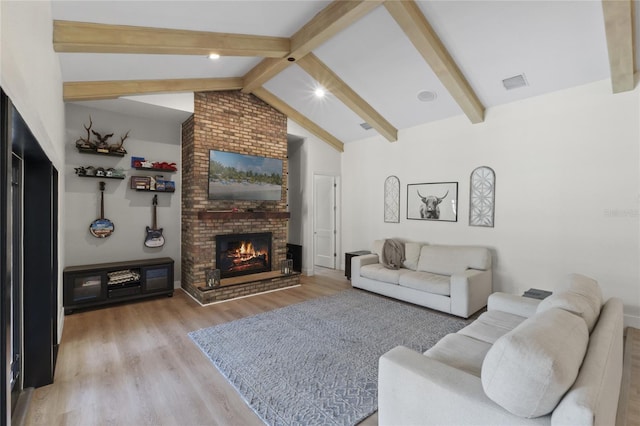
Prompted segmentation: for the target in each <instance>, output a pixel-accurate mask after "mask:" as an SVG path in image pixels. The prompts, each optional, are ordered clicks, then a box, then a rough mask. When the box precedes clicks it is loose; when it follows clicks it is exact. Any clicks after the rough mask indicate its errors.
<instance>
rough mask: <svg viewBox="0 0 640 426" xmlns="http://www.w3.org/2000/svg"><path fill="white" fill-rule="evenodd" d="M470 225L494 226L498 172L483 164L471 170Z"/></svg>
mask: <svg viewBox="0 0 640 426" xmlns="http://www.w3.org/2000/svg"><path fill="white" fill-rule="evenodd" d="M470 188H471V190H470V194H469V225H471V226H486V227H490V228H493V222H494V216H495V193H496V174H495V172H494V171H493V169H491V168H490V167H486V166H482V167H478V168H477V169H475V170H474V171H473V172H471V186H470Z"/></svg>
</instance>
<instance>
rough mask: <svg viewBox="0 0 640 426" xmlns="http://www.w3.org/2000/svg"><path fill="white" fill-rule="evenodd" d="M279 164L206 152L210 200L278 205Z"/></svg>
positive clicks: (280, 183) (279, 162)
mask: <svg viewBox="0 0 640 426" xmlns="http://www.w3.org/2000/svg"><path fill="white" fill-rule="evenodd" d="M281 198H282V160H281V159H279V158H268V157H260V156H257V155H247V154H238V153H236V152H224V151H216V150H213V149H212V150H210V151H209V199H210V200H255V201H280V199H281Z"/></svg>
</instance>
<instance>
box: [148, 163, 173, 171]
mask: <svg viewBox="0 0 640 426" xmlns="http://www.w3.org/2000/svg"><path fill="white" fill-rule="evenodd" d="M153 168H154V169H160V170H167V171H171V172H175V171H176V170H178V168H177V167H176V163H167V162H166V161H162V162H159V161H156V162H155V163H153Z"/></svg>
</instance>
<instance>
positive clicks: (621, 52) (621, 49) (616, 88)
mask: <svg viewBox="0 0 640 426" xmlns="http://www.w3.org/2000/svg"><path fill="white" fill-rule="evenodd" d="M602 11H603V13H604V29H605V33H606V35H607V50H608V51H609V68H610V69H611V88H612V89H613V93H620V92H626V91H628V90H633V88H634V86H635V82H634V75H633V71H634V66H635V65H634V58H633V52H634V46H633V43H634V40H633V30H634V28H633V3H632V1H631V0H602Z"/></svg>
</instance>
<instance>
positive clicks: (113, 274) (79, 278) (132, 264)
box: [63, 257, 173, 314]
mask: <svg viewBox="0 0 640 426" xmlns="http://www.w3.org/2000/svg"><path fill="white" fill-rule="evenodd" d="M63 281H64V290H63V292H64V294H63V297H64V313H65V314H71V313H73V312H74V311H75V310H78V309H84V308H90V307H94V306H101V305H108V304H112V303H118V302H123V301H126V300H133V299H141V298H146V297H152V296H158V295H167V296H169V297H171V296H173V259H171V258H170V257H162V258H157V259H142V260H131V261H126V262H113V263H102V264H95V265H82V266H69V267H67V268H65V269H64V273H63Z"/></svg>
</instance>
